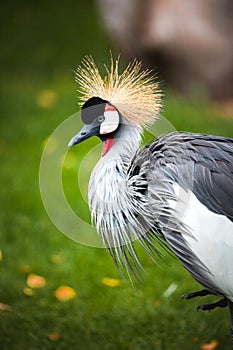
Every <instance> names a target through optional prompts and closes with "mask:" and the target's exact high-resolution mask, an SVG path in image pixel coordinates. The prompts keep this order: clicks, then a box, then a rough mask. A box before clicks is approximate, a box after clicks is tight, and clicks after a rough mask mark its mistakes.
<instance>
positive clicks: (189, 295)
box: [180, 289, 213, 299]
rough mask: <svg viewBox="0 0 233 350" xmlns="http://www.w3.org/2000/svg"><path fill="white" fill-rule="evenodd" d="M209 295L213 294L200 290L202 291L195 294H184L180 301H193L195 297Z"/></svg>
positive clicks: (206, 290)
mask: <svg viewBox="0 0 233 350" xmlns="http://www.w3.org/2000/svg"><path fill="white" fill-rule="evenodd" d="M210 294H213V293H212V292H210V291H209V290H208V289H202V290H199V291H197V292H193V293H188V294H184V295H182V296H181V298H180V299H193V298H196V297H204V296H206V295H210Z"/></svg>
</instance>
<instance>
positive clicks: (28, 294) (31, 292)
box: [23, 287, 35, 297]
mask: <svg viewBox="0 0 233 350" xmlns="http://www.w3.org/2000/svg"><path fill="white" fill-rule="evenodd" d="M23 292H24V294H25V295H27V296H29V297H31V296H32V295H34V294H35V292H34V291H33V290H32V289H31V288H28V287H25V288H24V289H23Z"/></svg>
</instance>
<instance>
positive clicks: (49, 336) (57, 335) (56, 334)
mask: <svg viewBox="0 0 233 350" xmlns="http://www.w3.org/2000/svg"><path fill="white" fill-rule="evenodd" d="M48 338H49V339H50V340H53V341H55V340H58V339H59V338H60V334H58V333H50V334H48Z"/></svg>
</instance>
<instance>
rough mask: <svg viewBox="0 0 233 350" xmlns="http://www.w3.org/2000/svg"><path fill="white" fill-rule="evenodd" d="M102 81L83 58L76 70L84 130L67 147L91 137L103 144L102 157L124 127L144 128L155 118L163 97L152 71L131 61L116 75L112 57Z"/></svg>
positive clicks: (117, 67) (116, 63)
mask: <svg viewBox="0 0 233 350" xmlns="http://www.w3.org/2000/svg"><path fill="white" fill-rule="evenodd" d="M104 68H105V71H106V74H105V76H104V77H103V78H102V76H101V74H100V72H99V70H98V68H97V67H96V65H95V62H94V60H93V58H92V57H91V56H86V57H85V58H84V59H83V61H82V64H81V65H80V66H78V68H77V70H76V81H77V82H78V83H79V86H80V90H79V93H80V105H81V108H82V109H81V119H82V121H83V123H84V124H85V125H84V127H83V129H82V130H81V131H80V132H79V133H78V134H77V135H76V136H74V137H73V138H72V139H71V140H70V142H69V144H68V145H69V146H73V145H75V144H78V143H80V142H82V141H84V140H86V139H88V138H89V137H91V136H98V137H99V138H100V139H101V140H102V141H104V149H103V153H102V155H104V154H106V153H107V151H108V150H109V149H110V148H111V147H112V145H113V139H114V134H115V133H116V132H117V131H118V129H119V128H120V127H121V125H122V119H123V120H124V122H125V123H128V124H131V125H135V126H140V127H146V126H149V125H151V124H152V123H153V122H154V121H155V120H156V119H157V118H158V114H159V111H160V109H161V106H162V103H161V98H162V93H161V91H160V90H159V88H158V83H157V82H156V81H154V79H153V77H151V76H150V73H151V71H149V70H144V71H141V62H139V61H137V60H134V61H132V62H130V63H129V64H128V66H127V67H126V68H125V70H124V71H123V72H122V73H121V74H119V57H118V58H117V60H116V62H114V61H113V58H112V56H111V64H110V68H107V66H106V65H104Z"/></svg>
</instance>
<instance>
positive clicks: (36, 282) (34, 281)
mask: <svg viewBox="0 0 233 350" xmlns="http://www.w3.org/2000/svg"><path fill="white" fill-rule="evenodd" d="M45 284H46V279H45V278H44V277H42V276H39V275H36V274H34V273H30V275H28V277H27V285H28V286H29V287H30V288H43V287H44V286H45Z"/></svg>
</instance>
